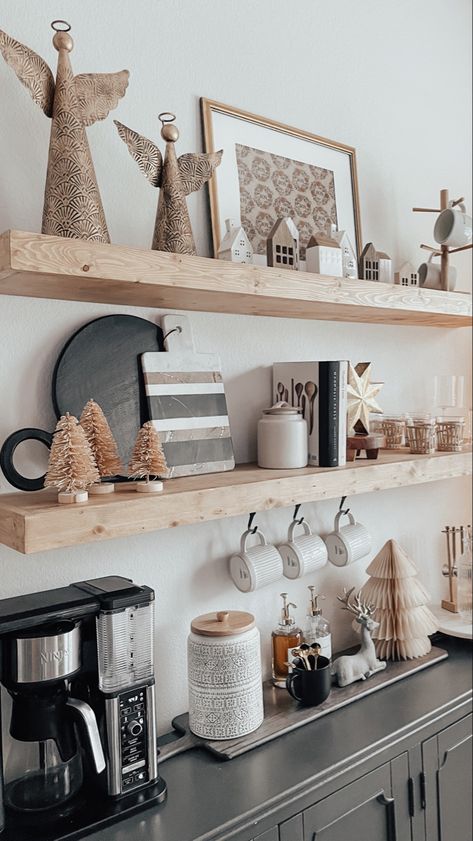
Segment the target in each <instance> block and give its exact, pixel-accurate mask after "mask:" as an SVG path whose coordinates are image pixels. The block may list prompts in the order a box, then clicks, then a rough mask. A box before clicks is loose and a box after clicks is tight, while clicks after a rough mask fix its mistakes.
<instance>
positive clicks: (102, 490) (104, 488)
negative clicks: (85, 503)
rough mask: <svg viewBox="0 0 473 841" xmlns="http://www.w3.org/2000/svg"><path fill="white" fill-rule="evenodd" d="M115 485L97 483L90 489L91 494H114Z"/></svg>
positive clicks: (111, 483)
mask: <svg viewBox="0 0 473 841" xmlns="http://www.w3.org/2000/svg"><path fill="white" fill-rule="evenodd" d="M114 491H115V485H114V484H113V482H97V483H96V484H95V485H91V486H90V488H89V493H90V494H113V493H114Z"/></svg>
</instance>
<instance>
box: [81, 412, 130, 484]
mask: <svg viewBox="0 0 473 841" xmlns="http://www.w3.org/2000/svg"><path fill="white" fill-rule="evenodd" d="M80 425H81V427H82V429H83V430H84V432H85V434H86V437H87V440H88V442H89V444H90V448H91V450H92V453H93V455H94V458H95V463H96V465H97V469H98V471H99V474H100V477H101V478H106V477H109V476H116V475H117V474H118V473H122V472H123V465H122V463H121V460H120V456H119V455H118V447H117V444H116V441H115V439H114V437H113V435H112V430H111V429H110V426H109V424H108V421H107V418H106V417H105V415H104V413H103V411H102V409H101V408H100V406H99V405H98V403H96V402H95V400H89V402H88V403H87V404H86V406H85V407H84V410H83V412H82V415H81V418H80ZM111 487H112V488H113V485H112V486H111Z"/></svg>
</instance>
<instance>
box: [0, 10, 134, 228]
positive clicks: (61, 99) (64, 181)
mask: <svg viewBox="0 0 473 841" xmlns="http://www.w3.org/2000/svg"><path fill="white" fill-rule="evenodd" d="M51 26H52V28H53V29H54V32H55V34H54V37H53V44H54V47H55V48H56V50H57V51H58V53H59V55H58V63H57V74H56V81H54V77H53V74H52V72H51V70H50V68H49V66H48V65H47V64H46V62H45V61H44V60H43V59H42V58H41V57H40V56H39V55H37V54H36V53H35V52H33V50H31V49H30V48H29V47H25V46H24V44H20V43H19V41H15V39H14V38H11V37H10V36H9V35H7V34H6V33H5V32H2V31H1V30H0V52H1V53H2V54H3V57H4V59H5V61H6V62H7V64H9V65H10V67H11V68H12V69H13V70H14V71H15V73H16V75H17V76H18V78H19V80H20V82H21V83H22V84H23V85H24V86H25V87H26V88H28V90H29V92H30V94H31V96H32V98H33V100H34V101H35V102H36V103H37V105H39V106H40V108H42V109H43V111H44V113H45V114H46V116H47V117H51V119H52V124H51V136H50V142H49V158H48V171H47V176H46V187H45V194H44V207H43V223H42V227H41V230H42V232H43V234H52V235H53V236H60V237H73V238H75V239H85V240H95V241H96V242H110V237H109V234H108V230H107V223H106V221H105V214H104V211H103V207H102V200H101V198H100V192H99V188H98V185H97V178H96V175H95V170H94V165H93V162H92V157H91V154H90V149H89V144H88V141H87V135H86V132H85V127H86V126H91V125H92V124H93V123H95V122H96V121H97V120H104V119H105V117H107V115H108V113H109V112H110V111H111V110H112V109H113V108H116V106H117V105H118V102H119V100H120V99H121V98H122V96H124V94H125V91H126V88H127V86H128V76H129V73H128V70H122V71H121V72H119V73H83V74H81V75H79V76H74V74H73V72H72V67H71V62H70V59H69V53H70V52H71V51H72V49H73V47H74V42H73V40H72V38H71V36H70V35H69V31H70V28H71V27H70V26H69V24H68V23H67V22H66V21H61V20H55V21H53V23H52V24H51Z"/></svg>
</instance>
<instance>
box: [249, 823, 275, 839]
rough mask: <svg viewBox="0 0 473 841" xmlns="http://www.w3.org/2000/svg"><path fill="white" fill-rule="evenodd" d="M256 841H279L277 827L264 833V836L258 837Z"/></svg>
mask: <svg viewBox="0 0 473 841" xmlns="http://www.w3.org/2000/svg"><path fill="white" fill-rule="evenodd" d="M254 841H279V832H278V828H277V826H274V827H273V828H272V829H268V830H267V832H263V834H262V835H257V836H256V838H255V839H254Z"/></svg>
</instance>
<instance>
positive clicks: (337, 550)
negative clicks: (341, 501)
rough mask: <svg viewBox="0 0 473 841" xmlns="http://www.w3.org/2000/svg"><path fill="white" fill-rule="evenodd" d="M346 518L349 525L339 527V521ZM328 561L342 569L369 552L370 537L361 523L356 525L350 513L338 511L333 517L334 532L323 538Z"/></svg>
mask: <svg viewBox="0 0 473 841" xmlns="http://www.w3.org/2000/svg"><path fill="white" fill-rule="evenodd" d="M343 516H347V517H348V519H349V523H348V525H346V526H340V520H341V518H342V517H343ZM325 543H326V545H327V552H328V559H329V561H330V562H331V563H332V564H335V566H338V567H342V566H347V565H348V564H352V563H354V562H355V561H358V560H360V558H364V557H365V555H368V554H369V553H370V552H371V535H370V534H369V532H368V529H367V528H365V526H363V525H362V524H361V523H357V522H356V520H355V518H354V516H353V514H352V513H351V512H350V511H339V512H338V513H337V515H336V517H335V523H334V530H333V532H331V533H330V534H329V535H327V537H326V538H325Z"/></svg>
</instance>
